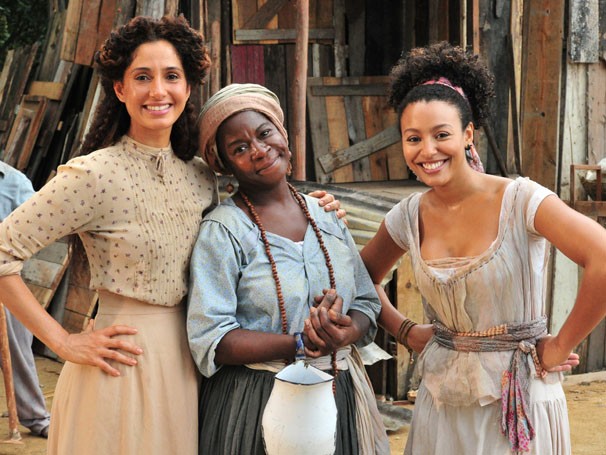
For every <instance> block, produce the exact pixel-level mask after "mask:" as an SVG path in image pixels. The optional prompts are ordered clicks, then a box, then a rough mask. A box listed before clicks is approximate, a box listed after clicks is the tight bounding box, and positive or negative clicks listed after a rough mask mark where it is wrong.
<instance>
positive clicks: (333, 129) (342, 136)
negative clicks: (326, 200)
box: [323, 77, 354, 182]
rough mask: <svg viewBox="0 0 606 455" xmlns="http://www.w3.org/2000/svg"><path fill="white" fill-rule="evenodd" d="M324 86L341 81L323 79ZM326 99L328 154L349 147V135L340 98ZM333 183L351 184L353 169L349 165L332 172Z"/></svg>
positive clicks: (343, 105) (330, 97)
mask: <svg viewBox="0 0 606 455" xmlns="http://www.w3.org/2000/svg"><path fill="white" fill-rule="evenodd" d="M323 80H324V85H339V84H340V83H341V80H340V79H338V78H331V77H325V78H323ZM325 99H326V120H327V122H328V126H329V128H328V137H329V139H328V140H329V143H330V152H331V153H332V152H336V151H337V150H341V149H344V148H346V147H349V135H348V134H347V122H345V121H343V120H344V119H346V113H345V102H344V101H343V97H342V96H327V97H325ZM333 175H334V181H335V182H352V181H353V180H354V178H353V177H354V175H353V167H352V165H351V164H348V165H346V166H343V167H342V168H339V169H336V170H335V171H334V172H333Z"/></svg>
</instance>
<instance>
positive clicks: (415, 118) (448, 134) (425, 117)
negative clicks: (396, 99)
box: [400, 101, 473, 187]
mask: <svg viewBox="0 0 606 455" xmlns="http://www.w3.org/2000/svg"><path fill="white" fill-rule="evenodd" d="M400 126H401V129H402V147H403V150H404V158H405V159H406V163H407V164H408V167H409V168H410V169H411V170H412V171H413V172H414V173H415V174H416V175H417V177H418V178H419V179H420V180H421V181H422V182H423V183H425V184H426V185H429V186H432V187H434V186H440V185H444V184H446V183H448V182H449V181H450V180H451V179H452V177H453V176H455V175H458V174H460V173H465V172H467V171H469V170H471V167H470V166H469V164H468V163H467V159H466V158H465V146H466V145H467V144H471V143H472V141H473V125H472V124H471V123H470V124H469V125H467V126H466V127H465V128H463V126H462V125H461V116H460V113H459V111H458V109H457V108H456V107H455V106H453V105H452V104H450V103H446V102H444V101H429V102H425V101H419V102H415V103H411V104H409V105H408V106H407V107H406V109H404V111H403V112H402V116H401V117H400Z"/></svg>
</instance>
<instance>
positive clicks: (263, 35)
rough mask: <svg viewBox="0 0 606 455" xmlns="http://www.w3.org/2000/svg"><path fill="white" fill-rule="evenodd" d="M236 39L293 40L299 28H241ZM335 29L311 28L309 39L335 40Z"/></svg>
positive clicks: (236, 32)
mask: <svg viewBox="0 0 606 455" xmlns="http://www.w3.org/2000/svg"><path fill="white" fill-rule="evenodd" d="M234 37H235V40H236V41H266V40H280V41H292V42H294V41H295V40H296V39H297V30H296V29H294V28H287V29H275V30H266V29H256V30H245V29H240V30H236V31H235V32H234ZM334 37H335V31H334V30H333V29H332V28H317V29H313V28H312V29H310V30H309V39H310V40H311V39H313V40H330V41H332V40H334Z"/></svg>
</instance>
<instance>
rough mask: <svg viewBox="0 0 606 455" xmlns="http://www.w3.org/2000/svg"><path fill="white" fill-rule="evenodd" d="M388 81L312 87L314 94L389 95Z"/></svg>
mask: <svg viewBox="0 0 606 455" xmlns="http://www.w3.org/2000/svg"><path fill="white" fill-rule="evenodd" d="M387 88H388V83H387V82H385V83H379V84H368V85H356V84H346V83H345V84H343V85H337V86H330V85H316V86H313V87H311V94H312V95H314V96H387Z"/></svg>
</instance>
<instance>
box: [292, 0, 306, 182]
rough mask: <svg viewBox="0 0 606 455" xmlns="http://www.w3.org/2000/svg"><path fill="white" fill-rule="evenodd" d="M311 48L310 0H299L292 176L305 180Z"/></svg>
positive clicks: (294, 84)
mask: <svg viewBox="0 0 606 455" xmlns="http://www.w3.org/2000/svg"><path fill="white" fill-rule="evenodd" d="M308 48H309V0H297V39H296V42H295V79H294V81H293V88H292V90H293V98H292V100H293V102H292V104H291V109H293V111H294V125H293V133H294V138H293V141H292V142H291V144H292V145H294V147H291V149H292V148H294V150H293V159H292V165H293V169H292V177H293V179H295V180H299V181H302V180H305V173H306V172H305V171H306V163H305V156H306V148H305V124H306V123H305V121H306V120H305V107H306V102H305V94H306V93H307V50H308Z"/></svg>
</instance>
